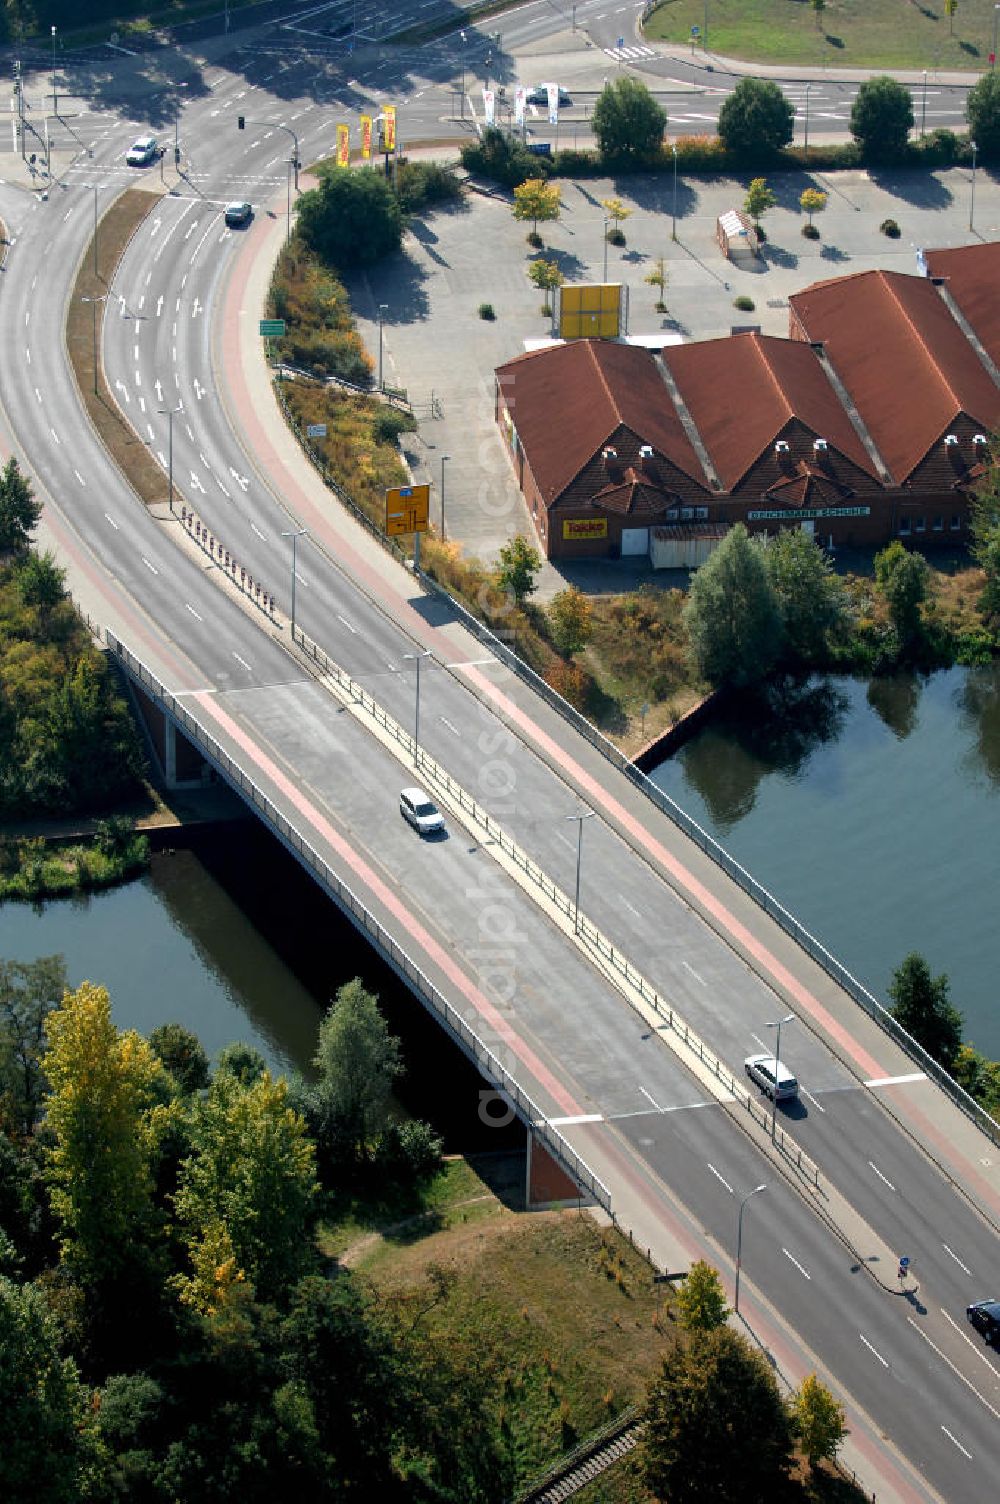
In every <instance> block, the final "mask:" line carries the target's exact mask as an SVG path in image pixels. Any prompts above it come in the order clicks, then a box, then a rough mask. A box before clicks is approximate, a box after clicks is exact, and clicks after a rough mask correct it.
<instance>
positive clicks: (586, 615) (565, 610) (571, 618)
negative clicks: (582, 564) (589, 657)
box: [545, 585, 594, 658]
mask: <svg viewBox="0 0 1000 1504" xmlns="http://www.w3.org/2000/svg"><path fill="white" fill-rule="evenodd" d="M545 614H546V616H547V617H548V619H549V631H550V632H551V634H552V641H553V642H554V643H555V646H556V649H557V651H558V652H560V653H562V654H563V656H564V657H566V658H572V656H573V654H574V653H580V652H582V651H583V649H584V648H585V647H586V646H587V643H588V642H589V641H590V634H591V632H592V631H593V629H594V620H593V616H594V613H593V611H592V609H591V605H590V602H589V601H588V599H587V597H586V596H585V595H584V594H583V591H582V590H578V589H577V587H576V586H575V585H570V586H569V587H568V588H567V589H566V590H560V591H559V593H558V595H554V596H553V597H552V600H551V601H550V603H549V607H548V610H547V611H546V613H545Z"/></svg>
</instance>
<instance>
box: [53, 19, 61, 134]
mask: <svg viewBox="0 0 1000 1504" xmlns="http://www.w3.org/2000/svg"><path fill="white" fill-rule="evenodd" d="M52 113H53V115H56V116H58V114H59V105H58V104H57V102H56V29H55V27H54V26H53V28H52Z"/></svg>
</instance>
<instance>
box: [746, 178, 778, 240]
mask: <svg viewBox="0 0 1000 1504" xmlns="http://www.w3.org/2000/svg"><path fill="white" fill-rule="evenodd" d="M777 202H778V195H777V194H776V193H775V192H774V190H773V189H772V188H769V187H768V186H767V182H766V181H765V179H764V178H754V179H753V180H752V181H751V183H750V187H749V188H748V189H747V196H746V198H745V199H744V200H743V207H744V209H745V210H746V212H747V213H748V214H749V216H750V218H751V219H752V220H753V222H754V228H755V229H756V231H757V234H758V235H760V234H761V228H760V217H761V215H762V214H766V213H767V211H768V209H773V208H774V206H775V204H776V203H777Z"/></svg>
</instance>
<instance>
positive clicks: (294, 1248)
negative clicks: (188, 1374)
mask: <svg viewBox="0 0 1000 1504" xmlns="http://www.w3.org/2000/svg"><path fill="white" fill-rule="evenodd" d="M191 1138H192V1152H191V1154H190V1155H189V1157H188V1158H187V1159H185V1160H184V1161H183V1162H182V1164H181V1166H180V1172H179V1176H178V1187H177V1193H176V1195H175V1197H174V1205H175V1208H176V1211H177V1216H178V1219H179V1221H180V1223H181V1225H182V1227H183V1228H184V1229H185V1235H186V1243H187V1249H188V1255H189V1258H190V1261H191V1270H192V1272H191V1273H190V1274H188V1275H186V1276H181V1277H180V1279H179V1280H178V1282H177V1288H178V1291H179V1294H180V1297H181V1300H182V1301H183V1302H185V1303H186V1304H190V1305H192V1306H193V1307H194V1308H195V1309H196V1310H200V1311H202V1312H203V1313H205V1314H212V1313H213V1312H214V1311H217V1310H219V1309H220V1308H221V1307H224V1306H225V1304H226V1301H225V1293H226V1292H227V1291H228V1290H230V1289H231V1288H232V1287H233V1286H234V1285H238V1284H241V1283H243V1281H244V1278H245V1280H246V1281H249V1282H250V1283H251V1284H252V1286H253V1289H254V1291H255V1293H256V1295H257V1296H258V1298H259V1299H260V1300H262V1301H270V1302H274V1303H276V1304H281V1303H282V1302H283V1300H284V1299H285V1298H286V1297H287V1295H288V1292H289V1290H290V1288H291V1287H292V1285H294V1283H295V1281H296V1280H297V1279H298V1278H299V1277H300V1276H301V1275H302V1274H303V1273H304V1272H305V1270H306V1269H307V1268H308V1266H309V1264H310V1262H311V1259H312V1252H311V1245H310V1239H309V1229H310V1224H311V1218H312V1215H313V1204H314V1200H315V1196H316V1190H317V1185H316V1171H315V1163H314V1160H315V1153H314V1149H313V1145H312V1143H311V1142H310V1140H309V1138H308V1136H307V1134H306V1125H305V1120H304V1118H303V1117H302V1116H301V1114H300V1113H298V1112H295V1111H293V1110H292V1108H290V1107H289V1105H288V1086H287V1083H286V1082H285V1081H284V1080H278V1081H274V1080H272V1079H271V1073H270V1071H264V1073H263V1075H261V1076H259V1077H257V1079H256V1080H254V1081H252V1082H251V1083H250V1084H249V1085H244V1084H243V1082H242V1081H240V1080H239V1078H238V1077H236V1076H235V1075H232V1074H231V1073H230V1072H228V1071H221V1072H217V1073H216V1076H215V1079H214V1081H213V1082H212V1085H211V1087H210V1088H209V1091H208V1095H207V1096H206V1097H205V1099H204V1100H203V1101H199V1102H197V1103H196V1105H195V1108H194V1115H193V1122H192V1131H191Z"/></svg>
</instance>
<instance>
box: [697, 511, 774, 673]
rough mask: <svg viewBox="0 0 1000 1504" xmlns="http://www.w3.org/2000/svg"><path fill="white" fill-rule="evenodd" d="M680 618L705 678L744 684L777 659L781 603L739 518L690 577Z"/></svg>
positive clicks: (761, 557) (755, 547) (757, 547)
mask: <svg viewBox="0 0 1000 1504" xmlns="http://www.w3.org/2000/svg"><path fill="white" fill-rule="evenodd" d="M683 619H684V623H685V625H686V627H687V632H688V645H689V651H690V653H691V656H692V658H693V659H694V662H695V665H696V667H697V669H698V672H699V673H700V674H701V675H702V676H703V677H704V678H706V679H707V680H708V681H709V682H710V683H711V684H715V685H724V684H729V685H733V686H736V687H740V686H743V685H746V684H750V683H752V682H753V681H754V680H756V679H760V678H763V677H764V675H765V674H767V673H768V672H769V670H770V669H771V668H772V667H773V666H774V664H775V663H776V662H777V659H778V656H779V653H780V651H781V646H782V635H783V634H782V623H781V607H780V604H779V602H778V599H777V596H776V595H775V592H774V587H773V586H772V584H771V581H770V579H769V578H768V574H767V568H766V565H765V562H764V557H763V550H762V549H761V548H760V547H759V546H757V545H755V544H753V543H752V542H751V541H750V538H749V537H748V536H747V530H746V528H745V527H744V526H743V524H742V523H739V522H738V523H737V524H736V526H735V527H732V528H730V530H729V532H728V533H727V534H726V536H725V538H724V539H723V540H722V542H721V543H720V544H719V547H718V548H717V549H716V550H715V552H714V553H713V554H712V555H711V556H710V557H709V558H708V559H707V560H706V561H705V563H704V564H703V565H702V566H701V568H700V569H699V570H698V572H697V574H696V575H695V577H694V579H693V580H692V581H691V590H690V594H689V596H688V600H687V604H686V605H685V607H684V614H683Z"/></svg>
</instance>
